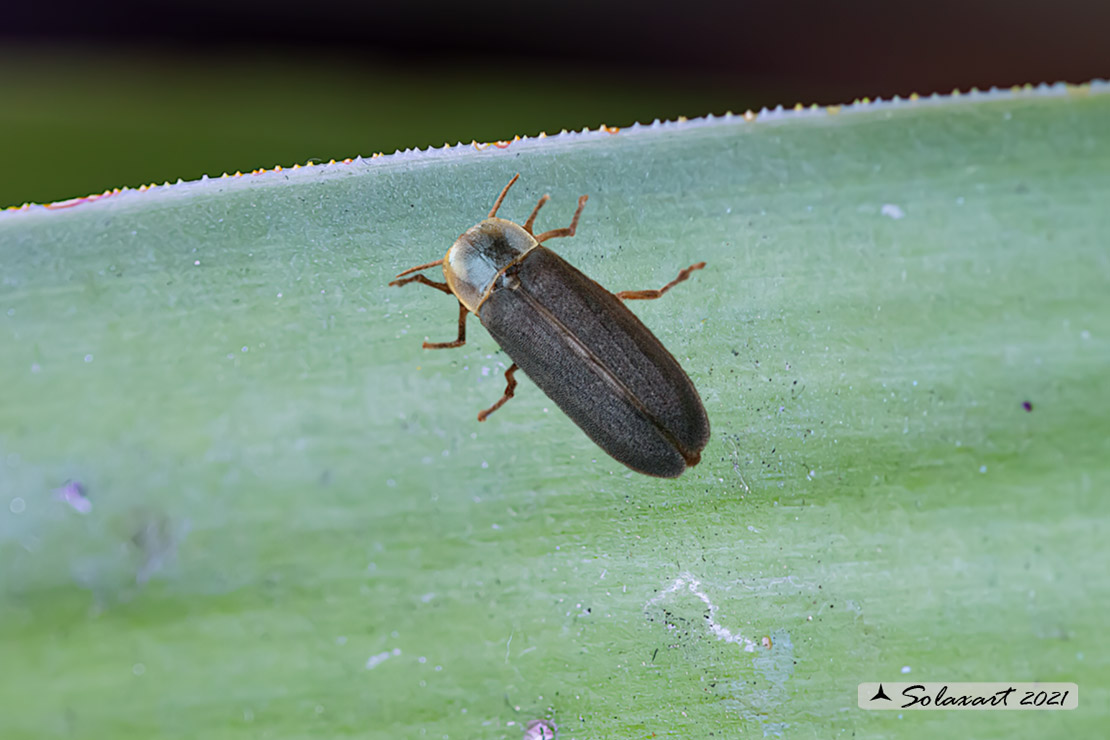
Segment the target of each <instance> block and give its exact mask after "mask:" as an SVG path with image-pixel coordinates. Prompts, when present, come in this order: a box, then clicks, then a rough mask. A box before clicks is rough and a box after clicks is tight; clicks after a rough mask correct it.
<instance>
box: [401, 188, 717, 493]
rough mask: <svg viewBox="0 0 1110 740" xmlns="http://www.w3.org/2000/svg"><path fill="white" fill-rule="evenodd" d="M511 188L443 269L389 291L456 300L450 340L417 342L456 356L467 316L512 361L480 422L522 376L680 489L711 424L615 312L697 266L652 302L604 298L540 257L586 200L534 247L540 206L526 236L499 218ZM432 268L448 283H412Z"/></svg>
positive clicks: (666, 364) (629, 317) (615, 449)
mask: <svg viewBox="0 0 1110 740" xmlns="http://www.w3.org/2000/svg"><path fill="white" fill-rule="evenodd" d="M518 177H520V175H519V174H518V175H515V176H514V177H513V179H512V180H510V181H509V184H508V185H506V186H505V188H504V189H503V190H502V191H501V194H500V195H499V196H498V197H497V201H496V202H495V203H494V204H493V208H492V209H491V210H490V212H489V216H487V217H486V219H485V220H484V221H482V222H481V223H479V224H477V225H475V226H473V227H471V228H470V229H468V230H467V231H466V232H465V233H464V234H463V235H462V236H460V237H459V238H458V240H457V241H456V242H455V243H454V244H453V245H451V248H450V249H449V250H447V255H446V256H445V257H444V258H443V259H441V260H437V261H435V262H429V263H427V264H424V265H418V266H417V267H412V268H410V269H408V270H405V271H404V272H402V273H400V274H399V275H397V278H398V279H397V280H394V281H393V282H391V283H390V285H396V286H400V285H406V284H408V283H412V282H418V283H423V284H424V285H428V286H430V287H432V288H435V289H436V290H441V291H443V292H444V293H450V294H452V295H454V296H455V297H456V298H457V299H458V301H459V333H458V337H457V338H456V339H455V341H453V342H439V343H431V342H424V348H425V349H448V348H451V347H461V346H462V345H464V344H465V343H466V319H467V317H468V316H469V315H470V314H471V313H473V314H475V315H477V316H478V319H479V321H481V322H482V325H483V326H484V327H486V329H487V330H488V331H489V333H490V335H491V336H492V337H493V338H494V339H495V340H496V341H497V343H498V344H499V345H500V346H501V348H502V349H503V350H505V353H506V354H507V355H508V356H509V357H510V358H511V359H512V361H513V364H512V366H511V367H510V368H509V369H508V370H507V371H506V372H505V379H506V381H508V385H507V387H506V388H505V393H504V395H503V396H502V397H501V399H500V400H498V401H497V403H495V404H494V405H493V406H491V407H489V408H488V409H486V410H485V411H482V412H481V413H479V414H478V421H485V420H486V419H487V418H488V417H489V415H490V414H492V413H493V412H494V411H496V410H497V409H499V408H501V406H502V405H503V404H504V403H505V402H506V401H508V400H509V399H510V398H512V397H513V392H514V391H515V389H516V379H515V378H514V377H513V373H515V372H516V371H517V369H520V370H523V371H524V374H525V375H527V376H528V377H529V378H531V379H532V381H533V382H535V384H536V385H538V386H539V387H540V388H541V389H542V390H543V392H544V393H546V394H547V395H548V397H549V398H551V400H552V401H554V402H555V403H556V405H558V406H559V408H560V409H562V410H563V412H564V413H566V415H567V416H569V417H570V418H571V420H572V421H573V422H574V423H575V424H577V425H578V426H579V427H580V428H581V429H582V430H583V431H584V432H585V433H586V434H587V435H588V436H589V437H590V439H592V440H593V441H594V442H596V443H597V445H598V446H599V447H601V448H602V449H603V450H605V451H606V452H607V453H609V454H610V455H612V456H613V458H614V459H616V460H617V461H619V462H621V463H623V464H624V465H627V466H628V467H629V468H631V469H632V470H635V471H637V472H639V473H644V474H646V475H654V476H658V477H662V478H675V477H678V476H679V475H681V474H682V473H683V472H684V471H685V470H686V468H687V467H693V466H694V465H697V464H698V462H699V461H700V460H701V451H702V450H703V449H705V445H706V443H707V442H708V441H709V419H708V418H707V417H706V414H705V408H704V407H703V406H702V402H701V398H700V397H699V396H698V392H697V390H696V389H695V388H694V384H693V383H691V382H690V378H689V377H687V375H686V373H685V371H683V369H682V367H681V366H680V365H679V364H678V361H676V360H675V359H674V357H673V356H672V355H671V353H670V352H668V351H667V350H666V348H665V347H663V345H662V344H661V343H660V342H659V340H658V339H656V337H655V335H654V334H652V333H651V331H650V330H649V329H648V328H647V327H646V326H644V325H643V323H641V322H640V320H639V319H638V318H636V316H635V314H633V313H632V312H631V311H629V310H628V308H627V307H626V306H625V305H624V303H623V301H628V300H653V299H655V298H659V297H661V296H662V295H663V294H664V293H666V292H667V291H668V290H670V289H671V288H673V287H674V286H675V285H678V284H679V283H681V282H683V281H684V280H686V279H687V278H688V277H690V273H692V272H694V271H695V270H700V269H702V268H703V267H705V263H704V262H698V263H697V264H694V265H690V266H689V267H687V268H686V269H685V270H682V271H681V272H680V273H678V277H676V278H675V279H674V280H672V281H671V282H669V283H667V284H666V285H664V286H663V287H662V288H659V289H658V290H629V291H622V292H620V293H615V294H614V293H610V292H609V291H607V290H606V289H605V288H603V287H601V285H599V284H598V283H596V282H594V281H593V280H591V279H590V278H588V277H586V276H585V275H584V274H582V273H581V272H579V271H578V270H577V269H575V268H574V267H572V266H571V265H570V264H569V263H568V262H567V261H566V260H564V259H563V258H562V257H560V256H559V255H557V254H555V252H552V251H551V250H550V249H548V248H546V247H544V246H543V242H545V241H547V240H548V239H554V238H557V237H564V236H574V233H575V230H576V229H577V227H578V218H579V216H581V215H582V208H583V206H585V204H586V199H587V196H585V195H583V196H582V197H580V198H579V199H578V208H577V210H575V212H574V218H572V219H571V222H570V226H568V227H565V228H561V229H552V230H550V231H544V232H542V233H540V234H539V235H535V234H534V233H533V231H532V225H533V224H534V223H535V220H536V214H538V213H539V211H540V208H542V207H543V205H544V203H546V202H547V201H548V200H549V199H550V196H548V195H544V196H543V197H542V198H540V200H539V202H538V203H537V204H536V207H535V208H533V209H532V213H531V215H530V216H528V220H527V221H525V222H524V225H523V226H521V225H519V224H516V223H513V222H512V221H507V220H504V219H500V218H496V215H497V210H498V209H499V208H500V207H501V203H502V201H504V200H505V195H506V193H508V192H509V188H510V187H512V185H513V183H515V182H516V181H517V178H518ZM437 265H442V267H443V274H444V277H445V282H442V283H440V282H436V281H434V280H431V279H429V278H428V277H426V276H424V275H412V273H417V272H419V271H421V270H426V269H428V268H431V267H436V266H437ZM406 275H412V277H405V276H406Z"/></svg>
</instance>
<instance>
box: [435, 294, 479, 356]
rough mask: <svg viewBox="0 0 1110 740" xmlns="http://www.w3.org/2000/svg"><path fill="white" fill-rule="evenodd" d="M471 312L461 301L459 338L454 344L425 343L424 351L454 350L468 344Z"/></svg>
mask: <svg viewBox="0 0 1110 740" xmlns="http://www.w3.org/2000/svg"><path fill="white" fill-rule="evenodd" d="M469 315H470V312H469V311H467V310H466V306H464V305H463V304H462V301H459V336H458V338H457V339H456V340H455V341H453V342H424V349H454V348H455V347H461V346H463V345H464V344H466V317H467V316H469Z"/></svg>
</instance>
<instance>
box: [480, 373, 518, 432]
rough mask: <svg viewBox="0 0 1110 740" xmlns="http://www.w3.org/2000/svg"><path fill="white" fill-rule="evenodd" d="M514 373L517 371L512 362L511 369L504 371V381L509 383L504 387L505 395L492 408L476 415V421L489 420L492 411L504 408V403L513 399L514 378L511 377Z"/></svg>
mask: <svg viewBox="0 0 1110 740" xmlns="http://www.w3.org/2000/svg"><path fill="white" fill-rule="evenodd" d="M516 371H517V366H516V363H515V362H514V363H513V365H512V367H510V368H509V369H508V370H506V371H505V380H507V381H509V384H508V385H507V386H506V387H505V395H503V396H501V400H500V401H498V402H497V403H495V404H493V405H492V406H490V407H489V408H488V409H486V410H485V411H482V412H480V413H479V414H478V421H485V420H486V419H487V418H489V415H490V414H492V413H493V412H494V411H497V409H499V408H501V407H502V406H504V405H505V402H506V401H508V400H509V399H510V398H512V397H513V391H514V390H516V378H514V377H513V373H515V372H516Z"/></svg>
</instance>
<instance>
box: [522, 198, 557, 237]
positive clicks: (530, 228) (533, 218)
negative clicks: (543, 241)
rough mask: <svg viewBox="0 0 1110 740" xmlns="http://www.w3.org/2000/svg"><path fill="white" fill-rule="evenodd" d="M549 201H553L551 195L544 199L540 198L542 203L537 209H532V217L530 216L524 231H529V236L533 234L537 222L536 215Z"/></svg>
mask: <svg viewBox="0 0 1110 740" xmlns="http://www.w3.org/2000/svg"><path fill="white" fill-rule="evenodd" d="M549 200H551V196H550V195H544V196H543V197H542V198H540V202H539V203H537V204H536V207H535V208H533V209H532V215H531V216H529V217H528V220H527V221H525V222H524V230H525V231H527V232H528V233H529V234H531V233H532V224H533V223H535V222H536V214H537V213H539V212H540V209H541V208H543V204H544V203H546V202H547V201H549ZM533 236H534V235H533Z"/></svg>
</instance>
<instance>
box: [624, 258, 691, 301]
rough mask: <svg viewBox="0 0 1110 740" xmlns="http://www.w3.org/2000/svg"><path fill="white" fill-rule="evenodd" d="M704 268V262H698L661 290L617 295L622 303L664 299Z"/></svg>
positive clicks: (628, 291)
mask: <svg viewBox="0 0 1110 740" xmlns="http://www.w3.org/2000/svg"><path fill="white" fill-rule="evenodd" d="M703 267H705V263H704V262H698V263H697V264H695V265H690V266H689V267H687V268H686V269H685V270H683V271H682V272H680V273H678V277H676V278H675V279H674V280H672V281H671V282H669V283H667V284H666V285H664V286H663V287H662V288H660V289H659V290H622V291H621V292H620V293H617V294H616V295H617V298H620V299H621V300H622V301H653V300H655V299H656V298H662V297H663V294H664V293H666V292H667V291H668V290H670V289H671V288H673V287H674V286H676V285H678V284H679V283H681V282H683V281H685V280H686V279H688V278H689V277H690V273H691V272H693V271H694V270H700V269H701V268H703Z"/></svg>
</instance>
